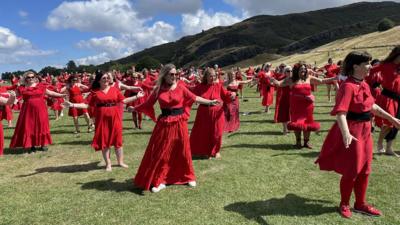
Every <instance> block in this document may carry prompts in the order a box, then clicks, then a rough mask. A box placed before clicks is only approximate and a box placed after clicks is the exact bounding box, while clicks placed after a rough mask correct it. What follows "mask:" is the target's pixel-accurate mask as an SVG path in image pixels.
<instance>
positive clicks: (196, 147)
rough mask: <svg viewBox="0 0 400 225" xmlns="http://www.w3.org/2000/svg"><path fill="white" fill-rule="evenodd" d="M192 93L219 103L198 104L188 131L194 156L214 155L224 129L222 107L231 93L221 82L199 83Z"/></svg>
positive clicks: (228, 100)
mask: <svg viewBox="0 0 400 225" xmlns="http://www.w3.org/2000/svg"><path fill="white" fill-rule="evenodd" d="M193 93H194V94H196V95H197V96H201V97H203V98H205V99H216V100H218V101H219V102H220V103H221V104H220V105H215V106H208V105H199V107H198V108H197V114H196V119H195V121H194V124H193V128H192V132H191V133H190V148H191V150H192V155H194V156H208V157H214V156H215V155H216V154H217V153H218V152H220V149H221V145H222V134H223V131H224V122H225V116H224V108H223V106H222V103H229V102H230V96H231V93H230V92H229V91H227V90H225V88H223V86H222V84H220V83H217V84H199V85H197V86H196V87H195V88H194V89H193Z"/></svg>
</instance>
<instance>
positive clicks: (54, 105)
mask: <svg viewBox="0 0 400 225" xmlns="http://www.w3.org/2000/svg"><path fill="white" fill-rule="evenodd" d="M47 89H49V90H50V91H54V92H57V93H60V90H61V88H57V87H56V86H54V85H49V86H47ZM63 102H64V98H58V97H47V106H49V107H50V108H51V109H52V110H55V111H60V110H62V109H63V107H62V103H63Z"/></svg>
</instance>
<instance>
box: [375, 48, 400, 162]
mask: <svg viewBox="0 0 400 225" xmlns="http://www.w3.org/2000/svg"><path fill="white" fill-rule="evenodd" d="M370 73H372V74H376V73H380V76H381V79H380V84H381V86H382V88H383V89H382V92H381V94H380V95H378V97H377V99H376V104H377V105H379V106H380V107H381V108H382V109H383V110H385V111H387V112H388V113H389V114H390V115H392V116H394V117H396V118H400V110H399V102H400V46H396V47H395V48H393V49H392V51H391V52H390V54H389V55H388V56H387V57H386V59H384V60H383V61H382V62H381V63H380V64H379V65H377V66H375V67H373V68H372V69H371V72H370ZM375 124H376V125H377V126H378V127H380V128H381V132H380V133H379V138H378V152H379V153H385V154H387V155H392V156H397V157H398V155H397V154H396V153H395V152H394V151H393V149H392V145H393V140H394V139H395V137H396V134H397V129H395V128H393V126H392V124H391V123H390V121H387V120H385V119H381V118H379V117H377V118H376V119H375ZM384 138H385V139H386V150H385V148H384V147H383V139H384Z"/></svg>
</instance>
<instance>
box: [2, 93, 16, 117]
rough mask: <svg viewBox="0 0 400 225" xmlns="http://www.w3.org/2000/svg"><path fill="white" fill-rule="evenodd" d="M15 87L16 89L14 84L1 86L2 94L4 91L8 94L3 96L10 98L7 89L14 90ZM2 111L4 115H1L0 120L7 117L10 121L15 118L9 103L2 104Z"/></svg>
mask: <svg viewBox="0 0 400 225" xmlns="http://www.w3.org/2000/svg"><path fill="white" fill-rule="evenodd" d="M13 89H15V87H14V86H3V87H0V95H1V94H2V93H4V94H6V95H5V96H3V97H6V98H8V96H9V95H8V93H7V91H8V90H13ZM0 111H2V115H1V117H0V120H4V119H5V120H7V121H10V120H12V119H13V112H12V110H11V107H10V106H9V105H2V106H0Z"/></svg>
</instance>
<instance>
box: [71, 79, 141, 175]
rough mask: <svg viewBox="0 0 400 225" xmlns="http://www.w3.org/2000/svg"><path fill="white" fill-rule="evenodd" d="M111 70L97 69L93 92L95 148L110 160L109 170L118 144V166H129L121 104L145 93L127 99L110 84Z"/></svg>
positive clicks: (73, 104) (75, 105) (105, 159)
mask: <svg viewBox="0 0 400 225" xmlns="http://www.w3.org/2000/svg"><path fill="white" fill-rule="evenodd" d="M111 79H112V75H111V73H104V74H103V73H101V72H97V73H96V77H95V79H94V81H93V83H92V93H91V97H90V102H89V105H90V106H93V107H94V114H95V115H94V117H95V118H96V119H95V123H96V124H95V133H94V137H93V141H92V147H93V148H94V149H95V150H96V151H102V154H103V158H104V161H105V163H106V171H111V170H112V167H111V159H110V148H111V147H112V146H114V148H115V154H116V156H117V162H118V165H119V166H121V167H124V168H128V165H126V164H125V163H124V154H123V150H122V119H121V116H122V115H121V113H120V105H121V104H123V103H129V102H132V101H135V100H137V99H138V98H141V97H143V96H144V93H143V92H139V93H138V94H137V95H136V96H133V97H129V98H124V96H123V95H122V94H121V92H120V90H118V89H117V88H116V87H113V86H111V85H110V83H111ZM65 105H66V106H67V107H70V108H73V109H74V108H78V109H86V108H88V104H85V103H71V102H65Z"/></svg>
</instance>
